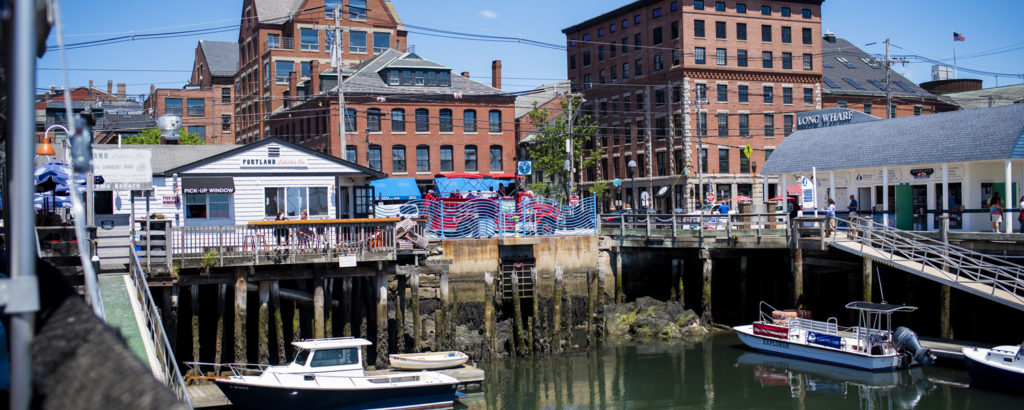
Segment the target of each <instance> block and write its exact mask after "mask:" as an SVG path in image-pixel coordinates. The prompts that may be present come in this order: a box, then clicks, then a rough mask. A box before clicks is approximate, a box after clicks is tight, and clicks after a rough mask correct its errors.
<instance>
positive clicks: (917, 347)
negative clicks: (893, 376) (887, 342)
mask: <svg viewBox="0 0 1024 410" xmlns="http://www.w3.org/2000/svg"><path fill="white" fill-rule="evenodd" d="M893 336H895V338H896V346H897V347H899V348H900V349H902V350H903V351H905V352H907V353H908V354H909V355H912V356H913V358H914V360H917V362H918V363H921V365H923V366H931V365H932V364H934V363H935V355H933V354H932V352H931V350H930V349H926V348H924V347H921V342H920V341H919V340H918V339H917V333H914V331H913V330H910V329H908V328H906V327H903V326H900V327H898V328H896V331H895V332H893ZM908 361H909V360H908ZM908 365H909V363H908Z"/></svg>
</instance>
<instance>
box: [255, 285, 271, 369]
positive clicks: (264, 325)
mask: <svg viewBox="0 0 1024 410" xmlns="http://www.w3.org/2000/svg"><path fill="white" fill-rule="evenodd" d="M259 300H260V311H259V322H258V325H257V329H256V338H257V342H256V360H258V361H259V363H261V364H270V282H269V281H266V280H262V281H260V283H259Z"/></svg>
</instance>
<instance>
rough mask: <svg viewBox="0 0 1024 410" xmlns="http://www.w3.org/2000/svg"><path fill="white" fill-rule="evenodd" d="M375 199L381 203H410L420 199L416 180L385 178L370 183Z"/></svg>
mask: <svg viewBox="0 0 1024 410" xmlns="http://www.w3.org/2000/svg"><path fill="white" fill-rule="evenodd" d="M370 186H372V187H373V188H374V198H375V199H377V200H381V201H410V200H415V199H420V198H421V197H420V189H419V187H417V186H416V179H415V178H384V179H378V180H374V181H370Z"/></svg>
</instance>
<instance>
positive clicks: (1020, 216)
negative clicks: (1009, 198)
mask: <svg viewBox="0 0 1024 410" xmlns="http://www.w3.org/2000/svg"><path fill="white" fill-rule="evenodd" d="M1017 221H1018V222H1020V231H1021V232H1022V233H1024V196H1022V197H1020V202H1019V203H1018V204H1017Z"/></svg>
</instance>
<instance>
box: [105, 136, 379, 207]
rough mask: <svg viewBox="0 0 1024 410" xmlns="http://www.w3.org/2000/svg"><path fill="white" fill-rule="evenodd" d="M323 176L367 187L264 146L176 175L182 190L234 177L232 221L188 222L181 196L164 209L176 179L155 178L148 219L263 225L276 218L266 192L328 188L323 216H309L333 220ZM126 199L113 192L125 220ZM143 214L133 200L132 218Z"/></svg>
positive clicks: (313, 161)
mask: <svg viewBox="0 0 1024 410" xmlns="http://www.w3.org/2000/svg"><path fill="white" fill-rule="evenodd" d="M271 146H276V147H278V149H279V150H280V155H279V156H276V157H270V156H269V154H268V151H269V148H270V147H271ZM271 161H273V162H271ZM269 174H273V175H269ZM314 174H316V175H314ZM324 174H344V175H345V177H344V178H341V180H342V181H341V185H342V186H362V185H365V184H367V183H368V177H369V176H368V175H366V174H363V172H362V171H361V170H359V169H356V168H353V167H350V166H346V165H343V164H339V163H336V162H332V161H330V160H328V159H325V158H322V157H319V156H316V155H310V154H309V153H306V152H304V151H300V150H297V149H294V148H291V147H288V146H286V145H283V144H273V143H272V144H265V145H261V146H258V147H254V148H253V149H251V150H244V151H241V152H238V153H237V154H235V155H231V156H228V157H224V158H221V159H219V160H216V161H213V162H211V163H208V164H205V165H202V166H198V167H195V168H189V169H182V170H180V171H179V173H178V178H179V179H178V186H179V187H180V185H181V178H188V177H190V176H191V175H222V176H231V177H233V179H234V185H235V193H234V194H233V195H231V201H230V204H229V207H230V215H231V216H230V217H229V218H209V219H197V218H189V219H186V218H185V209H184V208H185V198H184V195H181V201H180V202H179V203H178V205H177V206H175V205H173V203H172V204H171V205H164V197H165V196H166V197H173V196H175V195H178V194H179V193H178V192H175V191H174V179H173V178H171V177H154V178H153V197H152V198H150V202H149V207H150V208H149V214H162V215H164V216H165V217H166V218H168V219H170V220H175V217H177V221H178V222H177V223H176V224H175V225H177V226H225V225H244V224H246V223H249V222H251V221H263V220H267V219H272V218H273V217H274V216H273V215H272V216H269V217H268V216H267V215H265V213H266V206H265V201H266V198H265V188H290V187H307V188H317V187H322V188H328V190H327V192H328V198H327V200H328V211H327V215H312V216H310V218H311V219H324V218H333V217H334V214H335V208H336V207H335V203H336V195H337V190H336V189H335V188H334V187H335V177H334V176H331V175H324ZM360 174H362V175H360ZM196 178H202V177H201V176H200V177H196ZM129 195H130V192H129V191H118V192H116V196H117V199H115V206H114V213H115V214H125V215H127V214H130V213H131V202H130V201H131V198H130V196H129ZM145 215H146V203H145V199H144V198H136V202H135V216H136V218H142V217H144V216H145Z"/></svg>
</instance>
